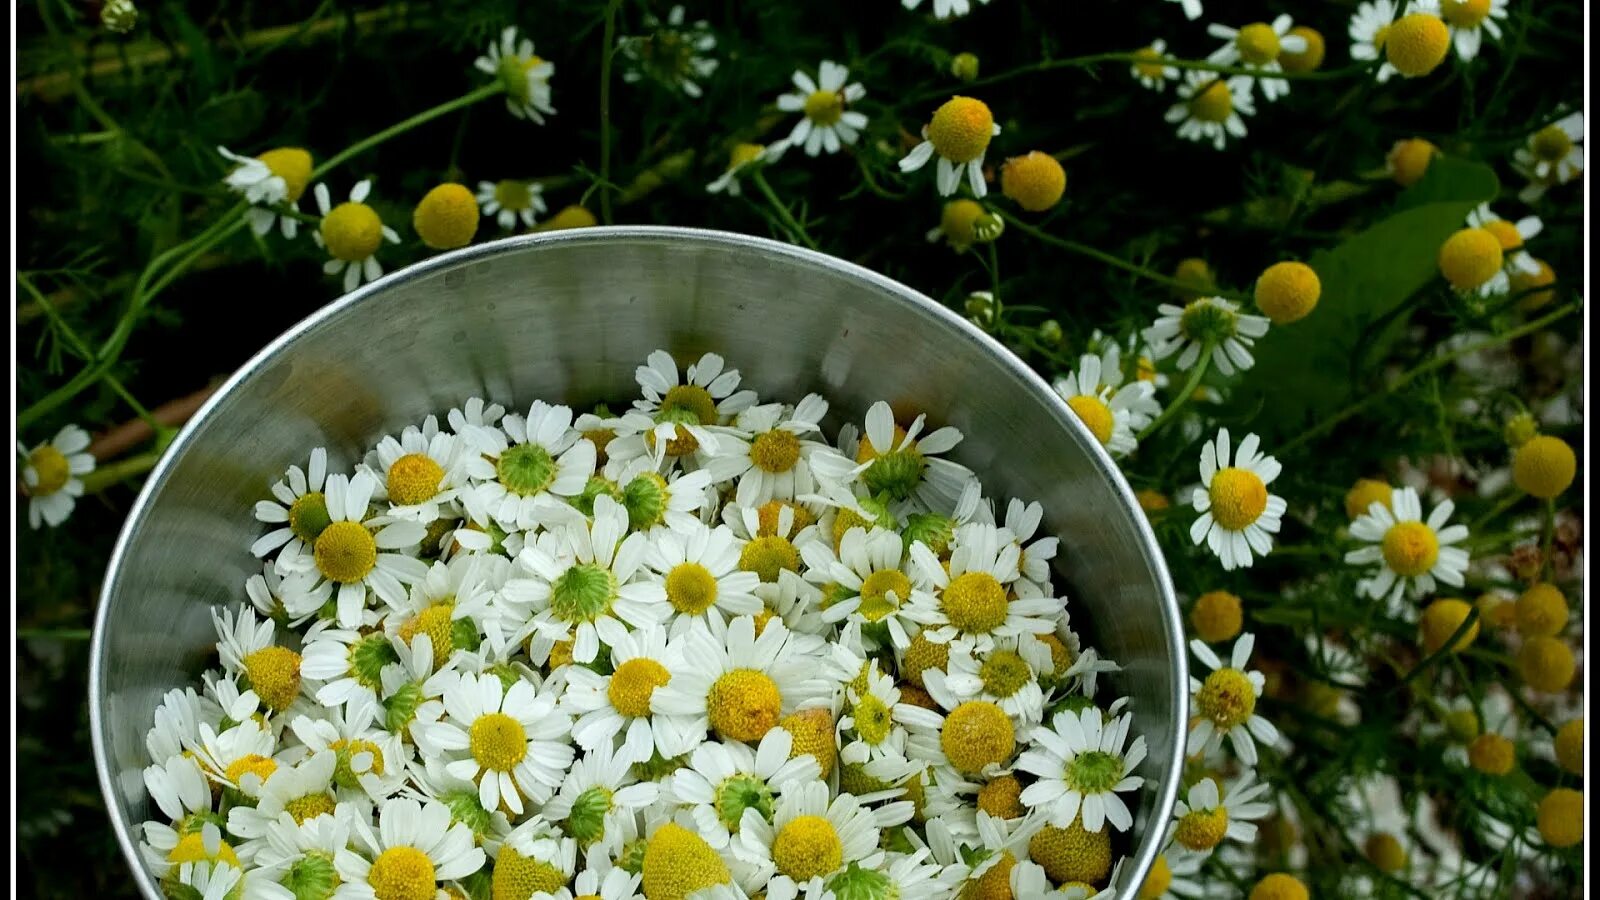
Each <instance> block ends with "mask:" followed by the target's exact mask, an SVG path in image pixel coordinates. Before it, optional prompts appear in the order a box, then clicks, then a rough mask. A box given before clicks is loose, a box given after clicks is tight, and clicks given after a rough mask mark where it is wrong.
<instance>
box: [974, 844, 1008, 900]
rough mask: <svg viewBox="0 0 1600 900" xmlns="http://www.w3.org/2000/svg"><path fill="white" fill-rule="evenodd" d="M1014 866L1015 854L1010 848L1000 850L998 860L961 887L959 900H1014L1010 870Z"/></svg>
mask: <svg viewBox="0 0 1600 900" xmlns="http://www.w3.org/2000/svg"><path fill="white" fill-rule="evenodd" d="M1016 867H1017V858H1016V856H1014V855H1013V854H1012V853H1011V851H1010V850H1002V851H1001V852H1000V859H999V861H998V862H996V863H995V864H994V865H992V866H990V867H989V868H987V869H985V870H984V872H983V874H982V875H979V876H978V877H977V878H975V879H973V880H972V881H969V882H967V884H966V886H965V887H963V888H962V890H961V900H1014V895H1013V894H1012V893H1011V870H1012V869H1014V868H1016Z"/></svg>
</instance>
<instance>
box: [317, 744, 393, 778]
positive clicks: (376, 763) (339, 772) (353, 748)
mask: <svg viewBox="0 0 1600 900" xmlns="http://www.w3.org/2000/svg"><path fill="white" fill-rule="evenodd" d="M328 749H329V750H332V751H333V752H334V755H335V759H336V760H337V762H336V763H335V765H334V769H333V780H334V782H335V783H337V784H338V785H339V786H340V787H343V788H348V789H350V790H354V789H356V788H358V787H360V786H361V782H360V779H359V778H358V776H357V773H356V770H355V768H354V765H353V763H352V762H351V760H352V759H353V758H354V757H356V756H360V755H361V754H363V753H365V754H367V755H368V756H370V757H371V758H372V761H371V762H370V763H368V767H367V769H366V770H365V771H364V774H365V773H370V774H372V775H380V776H381V775H382V774H383V749H382V748H381V747H379V746H378V745H377V744H374V743H373V742H372V741H368V740H362V739H361V738H356V739H355V740H345V739H344V738H339V739H338V740H336V741H330V742H329V743H328Z"/></svg>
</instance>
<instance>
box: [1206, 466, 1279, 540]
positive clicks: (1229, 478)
mask: <svg viewBox="0 0 1600 900" xmlns="http://www.w3.org/2000/svg"><path fill="white" fill-rule="evenodd" d="M1266 509H1267V485H1266V483H1264V482H1263V481H1262V480H1261V476H1260V475H1257V474H1256V473H1254V472H1252V471H1250V470H1249V469H1240V468H1238V467H1235V466H1229V467H1228V468H1226V469H1223V470H1221V471H1219V472H1217V474H1216V475H1213V476H1212V477H1211V517H1212V518H1214V519H1216V520H1217V524H1218V525H1221V526H1222V527H1223V528H1226V529H1227V530H1229V531H1241V530H1243V529H1244V527H1245V526H1246V525H1249V524H1251V523H1253V522H1255V520H1256V519H1259V518H1261V514H1262V513H1263V512H1265V511H1266Z"/></svg>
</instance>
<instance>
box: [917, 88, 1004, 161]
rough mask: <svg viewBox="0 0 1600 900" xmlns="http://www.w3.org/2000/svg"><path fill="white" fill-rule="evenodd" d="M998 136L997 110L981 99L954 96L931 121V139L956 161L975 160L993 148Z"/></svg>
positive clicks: (935, 147) (943, 155) (946, 157)
mask: <svg viewBox="0 0 1600 900" xmlns="http://www.w3.org/2000/svg"><path fill="white" fill-rule="evenodd" d="M993 136H994V113H992V112H990V111H989V107H988V106H987V105H986V104H984V102H983V101H981V100H974V99H972V98H971V97H951V98H950V99H949V100H946V101H945V102H944V105H943V106H940V107H939V108H938V109H937V110H934V113H933V121H931V122H929V123H928V141H929V142H931V143H932V144H933V149H934V151H935V152H936V153H938V154H939V155H940V156H942V157H944V158H945V159H948V160H950V161H951V162H953V163H965V162H972V161H973V160H975V159H977V158H978V157H980V156H983V153H984V151H985V150H987V149H989V139H990V138H991V137H993Z"/></svg>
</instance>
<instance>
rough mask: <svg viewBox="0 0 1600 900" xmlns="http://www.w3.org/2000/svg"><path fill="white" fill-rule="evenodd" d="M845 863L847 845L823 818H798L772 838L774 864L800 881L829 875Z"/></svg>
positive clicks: (779, 869)
mask: <svg viewBox="0 0 1600 900" xmlns="http://www.w3.org/2000/svg"><path fill="white" fill-rule="evenodd" d="M843 861H844V844H843V843H842V842H841V841H840V840H839V833H838V832H837V831H834V829H833V825H832V824H831V823H829V822H828V820H827V819H824V818H823V817H821V816H797V817H795V818H794V819H792V820H791V821H790V822H789V823H788V824H786V825H784V826H783V827H782V828H780V829H778V833H777V835H776V836H774V837H773V839H772V862H773V863H774V864H775V865H776V866H777V867H778V871H779V872H781V873H783V874H784V875H787V876H789V877H790V878H793V879H794V880H796V881H799V882H802V883H804V882H806V881H809V880H810V879H812V878H815V877H816V876H818V875H826V874H828V873H829V872H832V871H834V870H835V869H837V868H839V866H840V865H841V864H842V863H843Z"/></svg>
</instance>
